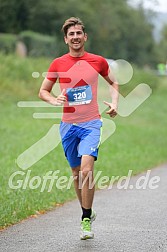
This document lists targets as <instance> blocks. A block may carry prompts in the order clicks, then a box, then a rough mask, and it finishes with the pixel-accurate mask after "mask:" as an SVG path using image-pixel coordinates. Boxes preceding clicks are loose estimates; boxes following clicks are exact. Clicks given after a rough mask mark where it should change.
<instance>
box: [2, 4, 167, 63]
mask: <svg viewBox="0 0 167 252" xmlns="http://www.w3.org/2000/svg"><path fill="white" fill-rule="evenodd" d="M0 9H1V15H0V50H1V51H3V52H4V53H10V52H12V51H13V50H14V45H15V44H16V43H17V42H18V41H22V42H24V44H25V45H26V48H27V54H28V55H29V56H34V57H37V56H49V57H53V58H54V57H57V56H60V55H62V54H63V53H66V52H67V50H68V49H67V47H66V46H65V44H64V41H63V34H62V32H61V27H62V24H63V23H64V21H65V19H67V18H69V17H70V16H78V17H80V18H81V19H82V20H83V21H84V23H85V26H86V32H87V33H88V38H89V40H88V42H87V45H86V50H88V51H90V52H92V53H96V54H100V55H103V56H104V57H106V58H112V59H119V58H121V59H125V60H127V61H129V62H131V63H135V64H137V65H139V66H146V65H147V66H151V67H152V66H155V65H156V64H157V63H158V62H161V61H162V62H166V52H167V42H166V41H167V26H164V28H163V31H162V35H161V40H160V41H158V42H157V41H155V39H154V37H153V28H154V27H153V24H152V22H151V16H152V15H153V13H150V11H146V10H145V9H144V8H143V6H142V4H139V5H138V7H137V8H134V7H132V6H131V5H129V3H128V0H119V1H118V0H104V1H101V0H84V1H77V0H66V1H61V0H56V1H55V0H47V1H43V0H36V1H33V0H29V1H27V0H12V1H10V0H6V1H4V0H0Z"/></svg>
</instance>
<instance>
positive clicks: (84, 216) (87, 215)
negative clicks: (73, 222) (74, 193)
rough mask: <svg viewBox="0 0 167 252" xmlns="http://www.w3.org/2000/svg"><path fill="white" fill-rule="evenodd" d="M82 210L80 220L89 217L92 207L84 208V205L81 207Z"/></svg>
mask: <svg viewBox="0 0 167 252" xmlns="http://www.w3.org/2000/svg"><path fill="white" fill-rule="evenodd" d="M82 211H83V214H82V220H83V219H84V218H89V219H90V216H91V213H92V209H91V208H90V209H86V208H84V207H82Z"/></svg>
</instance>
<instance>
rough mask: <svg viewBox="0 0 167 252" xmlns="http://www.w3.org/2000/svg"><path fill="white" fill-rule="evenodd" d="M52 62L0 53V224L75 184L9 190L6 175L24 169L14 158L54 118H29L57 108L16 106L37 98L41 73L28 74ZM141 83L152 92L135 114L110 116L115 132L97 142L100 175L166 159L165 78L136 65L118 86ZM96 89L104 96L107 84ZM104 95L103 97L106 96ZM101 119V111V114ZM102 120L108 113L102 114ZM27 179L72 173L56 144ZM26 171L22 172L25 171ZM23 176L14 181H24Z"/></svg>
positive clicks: (65, 195) (42, 207)
mask: <svg viewBox="0 0 167 252" xmlns="http://www.w3.org/2000/svg"><path fill="white" fill-rule="evenodd" d="M50 61H51V60H49V59H42V58H41V59H29V58H26V59H19V58H16V57H15V56H12V55H10V56H3V55H0V64H1V65H2V74H1V82H0V101H1V107H0V114H1V124H0V130H1V145H0V151H1V165H0V171H1V172H0V174H1V175H0V226H1V227H5V226H8V225H10V224H14V223H16V222H19V221H21V220H22V219H25V218H27V217H28V216H31V215H35V214H37V213H39V212H40V213H42V212H44V211H46V210H49V209H52V208H53V207H55V206H56V205H57V204H62V203H64V202H65V201H68V200H71V199H73V198H75V193H74V188H73V186H72V187H71V189H70V190H68V189H61V190H60V189H57V188H56V186H55V185H54V186H53V189H52V190H51V192H48V191H47V189H48V186H49V184H47V186H46V189H45V190H44V191H43V192H40V189H41V186H39V188H37V189H34V190H32V189H30V188H29V186H27V188H26V189H22V187H21V188H20V189H17V190H13V189H10V188H9V185H8V181H9V177H10V176H11V175H12V174H13V173H14V172H16V171H23V170H22V169H21V168H20V167H19V166H18V165H17V163H16V159H17V157H18V156H19V155H20V154H21V153H22V152H23V151H25V150H26V149H27V148H29V147H30V146H31V145H32V144H34V143H35V142H36V141H38V140H39V139H40V138H41V137H43V136H44V135H45V134H46V133H47V132H48V131H49V129H50V128H51V126H52V125H53V124H54V123H59V121H60V120H59V119H56V120H53V119H41V120H40V119H38V120H37V119H33V117H32V114H33V113H34V112H53V111H56V112H57V111H58V110H57V108H18V107H17V102H18V101H21V100H25V101H31V100H34V101H35V100H39V99H38V97H37V94H38V90H39V87H40V85H41V81H42V77H41V76H40V78H38V79H33V78H32V77H31V74H32V72H34V71H37V72H40V73H42V72H44V71H46V70H47V68H48V65H49V63H50ZM140 82H146V83H148V84H149V85H150V86H151V87H152V88H153V94H152V95H151V96H150V97H149V99H147V100H146V101H145V102H144V103H143V104H142V105H141V106H140V107H139V108H138V109H137V110H136V111H135V112H133V113H132V114H131V115H130V116H128V117H125V118H123V117H120V116H117V118H115V119H114V122H115V124H116V131H115V133H114V134H113V135H112V136H110V137H109V138H108V139H107V140H106V141H105V142H104V143H103V144H102V145H101V148H100V152H99V158H98V162H96V165H95V173H97V172H98V171H102V174H101V175H102V176H106V175H107V176H109V177H112V176H113V175H114V176H116V175H118V176H122V175H127V174H128V171H129V170H133V174H138V173H140V172H142V171H144V170H146V169H150V168H153V167H155V166H157V165H159V164H161V163H163V162H166V160H167V157H166V149H167V148H166V146H167V137H166V135H167V128H166V125H167V117H166V100H167V86H166V77H163V78H158V77H156V76H153V75H152V74H150V73H146V72H143V70H140V69H137V68H135V72H134V77H133V79H132V81H131V82H130V83H129V84H127V85H125V86H124V87H122V88H121V93H123V94H124V95H126V94H127V93H129V92H130V91H131V90H132V89H133V88H134V86H136V85H137V84H139V83H140ZM104 87H105V86H104V85H102V87H100V94H101V95H102V96H103V99H104V100H106V99H109V97H108V89H107V86H106V88H104ZM105 97H106V98H105ZM103 116H104V117H106V115H105V113H104V114H103ZM106 118H107V117H106ZM29 170H31V175H30V179H29V181H30V180H31V178H33V177H34V176H39V177H41V178H42V176H44V175H45V174H46V173H47V172H48V171H55V170H60V173H59V177H60V176H61V175H65V176H68V177H70V176H71V171H70V169H69V167H68V163H67V161H66V160H65V158H64V154H63V150H62V147H61V144H59V146H58V147H57V148H56V149H54V150H53V151H51V152H50V153H49V154H48V155H46V156H45V157H43V158H42V159H41V160H39V161H38V162H37V163H35V164H34V165H33V166H32V167H30V168H29ZM23 172H25V175H26V173H27V170H26V171H23ZM25 175H24V176H21V175H18V176H17V178H16V179H15V183H17V180H18V179H19V180H24V181H25Z"/></svg>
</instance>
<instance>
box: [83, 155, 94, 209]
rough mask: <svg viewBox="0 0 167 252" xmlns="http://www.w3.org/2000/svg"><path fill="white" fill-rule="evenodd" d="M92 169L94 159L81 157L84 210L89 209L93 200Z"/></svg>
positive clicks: (86, 156) (85, 156)
mask: <svg viewBox="0 0 167 252" xmlns="http://www.w3.org/2000/svg"><path fill="white" fill-rule="evenodd" d="M93 168H94V157H93V156H88V155H83V156H82V161H81V174H82V183H83V184H82V191H81V197H82V207H83V208H84V209H91V208H92V204H93V198H94V189H95V186H94V185H93Z"/></svg>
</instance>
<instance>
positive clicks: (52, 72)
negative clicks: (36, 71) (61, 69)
mask: <svg viewBox="0 0 167 252" xmlns="http://www.w3.org/2000/svg"><path fill="white" fill-rule="evenodd" d="M46 78H47V79H48V80H50V81H53V82H56V81H57V78H58V74H57V72H56V60H54V61H52V63H51V64H50V66H49V69H48V71H47V75H46Z"/></svg>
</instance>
